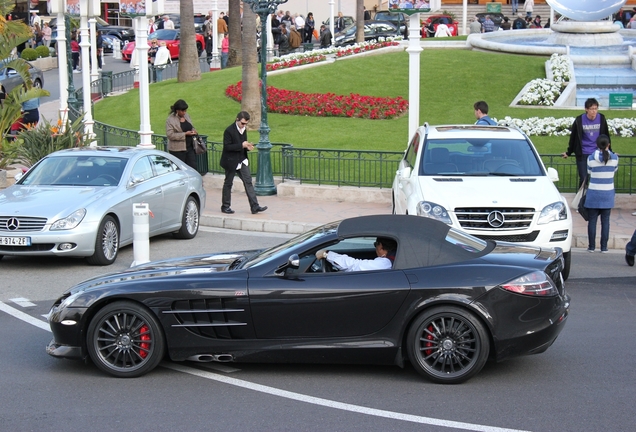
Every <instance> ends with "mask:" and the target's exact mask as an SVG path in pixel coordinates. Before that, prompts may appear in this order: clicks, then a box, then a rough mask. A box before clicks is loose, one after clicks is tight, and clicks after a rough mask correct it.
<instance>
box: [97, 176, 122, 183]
mask: <svg viewBox="0 0 636 432" xmlns="http://www.w3.org/2000/svg"><path fill="white" fill-rule="evenodd" d="M97 178H102V179H105V180H108V183H110V184H112V185H116V184H117V183H119V182H118V181H117V179H116V178H115V177H113V176H112V175H110V174H100V175H98V176H97Z"/></svg>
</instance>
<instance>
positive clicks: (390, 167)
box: [69, 58, 636, 194]
mask: <svg viewBox="0 0 636 432" xmlns="http://www.w3.org/2000/svg"><path fill="white" fill-rule="evenodd" d="M199 62H200V65H201V71H202V72H209V64H208V63H207V61H206V60H205V59H203V58H202V59H200V60H199ZM177 68H178V62H173V63H171V64H169V65H168V66H167V67H166V69H164V71H163V79H169V78H174V77H176V76H177ZM149 74H150V76H151V77H152V70H150V71H149ZM134 78H135V71H134V70H130V71H126V72H122V73H118V74H109V73H107V74H102V77H101V78H100V79H98V80H96V81H94V82H93V83H92V84H91V98H92V100H93V102H94V101H96V100H99V99H100V98H103V97H108V95H109V94H110V93H113V92H124V91H128V90H130V89H132V88H134V86H135V84H134ZM75 98H76V99H77V102H76V103H75V104H74V106H71V104H69V108H70V112H71V118H77V117H78V116H80V115H81V110H82V101H83V99H82V89H79V90H77V91H76V92H75ZM93 131H94V133H95V135H96V138H97V141H98V142H99V143H100V144H101V145H109V146H133V147H134V146H136V145H137V144H139V133H138V132H137V131H133V130H128V129H122V128H119V127H116V126H110V125H107V124H104V123H100V122H97V121H96V122H95V124H94V126H93ZM202 138H203V140H204V142H205V143H206V145H207V147H208V152H207V153H206V154H204V155H199V156H198V161H197V163H198V168H199V171H200V172H202V173H203V172H212V173H223V169H222V168H221V167H220V166H219V160H220V159H221V151H222V146H223V144H222V143H220V142H211V141H207V136H202ZM151 141H152V144H153V145H155V147H156V148H158V149H160V150H165V148H166V145H167V142H168V139H167V137H166V136H165V135H157V134H154V135H152V137H151ZM271 144H272V148H271V150H270V154H271V161H272V172H273V174H274V176H277V177H281V178H282V180H283V181H285V180H295V181H299V182H301V183H312V184H328V185H337V186H355V187H378V188H390V187H391V185H392V183H393V178H394V177H395V172H396V170H397V168H398V162H399V161H400V159H401V158H402V156H403V152H382V151H368V150H336V149H309V148H296V147H294V146H293V145H292V144H288V143H271ZM541 158H542V159H543V163H544V164H545V166H546V167H552V168H554V169H556V170H557V172H558V173H559V181H558V182H556V186H557V188H558V189H559V190H560V191H561V192H562V193H566V192H576V190H577V189H578V173H577V169H576V161H575V158H574V157H570V158H568V159H563V158H562V157H561V155H541ZM249 161H250V167H251V169H252V171H253V172H254V173H257V172H258V154H257V152H251V153H250V154H249ZM635 178H636V156H623V155H621V156H620V162H619V168H618V172H617V174H616V176H615V182H614V183H615V188H616V192H618V193H626V194H633V193H634V192H636V183H635V180H634V179H635Z"/></svg>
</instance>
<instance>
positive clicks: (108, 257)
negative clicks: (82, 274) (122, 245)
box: [86, 216, 119, 266]
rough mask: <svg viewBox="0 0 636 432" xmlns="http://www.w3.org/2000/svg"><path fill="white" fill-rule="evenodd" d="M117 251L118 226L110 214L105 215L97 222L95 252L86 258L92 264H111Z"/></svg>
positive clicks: (115, 257)
mask: <svg viewBox="0 0 636 432" xmlns="http://www.w3.org/2000/svg"><path fill="white" fill-rule="evenodd" d="M118 252H119V226H118V225H117V221H115V219H114V218H113V217H112V216H106V217H105V218H104V220H102V223H100V224H99V229H98V230H97V237H96V238H95V253H94V254H93V255H91V256H89V257H88V258H87V259H86V260H87V261H88V263H89V264H92V265H102V266H104V265H111V264H112V263H114V262H115V260H116V259H117V253H118Z"/></svg>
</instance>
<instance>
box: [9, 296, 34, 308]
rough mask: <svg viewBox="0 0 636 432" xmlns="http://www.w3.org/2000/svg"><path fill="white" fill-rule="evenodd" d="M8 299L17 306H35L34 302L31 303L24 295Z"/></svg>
mask: <svg viewBox="0 0 636 432" xmlns="http://www.w3.org/2000/svg"><path fill="white" fill-rule="evenodd" d="M9 300H10V301H12V302H13V303H15V304H17V305H18V306H22V307H24V308H26V307H32V306H35V303H31V302H30V301H29V299H25V298H24V297H16V298H12V299H9Z"/></svg>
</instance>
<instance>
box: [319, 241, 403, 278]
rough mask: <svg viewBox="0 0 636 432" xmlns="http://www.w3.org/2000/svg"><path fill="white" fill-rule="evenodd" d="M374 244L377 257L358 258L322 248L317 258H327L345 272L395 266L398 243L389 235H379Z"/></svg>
mask: <svg viewBox="0 0 636 432" xmlns="http://www.w3.org/2000/svg"><path fill="white" fill-rule="evenodd" d="M373 246H375V253H376V254H377V255H378V256H377V258H375V259H356V258H352V257H350V256H348V255H345V254H339V253H336V252H333V251H328V250H326V249H320V250H319V251H318V252H316V259H319V260H320V259H326V260H327V261H329V262H330V263H331V264H332V265H333V266H334V267H335V268H336V269H338V270H342V271H345V272H352V271H368V270H389V269H390V268H391V267H392V266H393V260H394V259H395V251H396V250H397V243H396V242H395V240H392V239H390V238H387V237H378V238H377V239H376V241H375V242H374V243H373Z"/></svg>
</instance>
